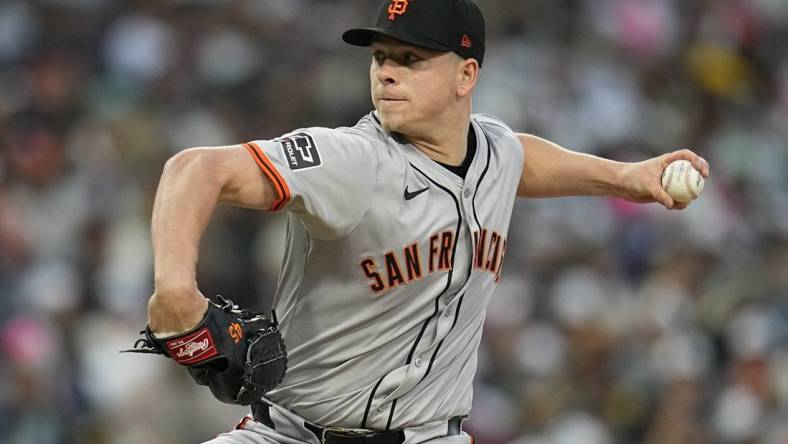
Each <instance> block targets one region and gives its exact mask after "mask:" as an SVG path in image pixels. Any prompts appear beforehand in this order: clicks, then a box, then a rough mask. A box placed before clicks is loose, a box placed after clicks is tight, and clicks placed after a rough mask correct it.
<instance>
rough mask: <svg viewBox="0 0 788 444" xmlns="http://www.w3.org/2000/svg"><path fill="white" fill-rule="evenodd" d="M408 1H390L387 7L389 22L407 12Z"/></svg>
mask: <svg viewBox="0 0 788 444" xmlns="http://www.w3.org/2000/svg"><path fill="white" fill-rule="evenodd" d="M408 3H409V1H408V0H391V4H390V5H389V20H390V21H394V19H396V18H397V16H398V15H402V14H404V13H405V12H407V11H408Z"/></svg>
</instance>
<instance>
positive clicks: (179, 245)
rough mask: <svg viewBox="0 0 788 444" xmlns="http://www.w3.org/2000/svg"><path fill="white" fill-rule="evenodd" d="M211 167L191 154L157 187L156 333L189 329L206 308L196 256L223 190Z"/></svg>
mask: <svg viewBox="0 0 788 444" xmlns="http://www.w3.org/2000/svg"><path fill="white" fill-rule="evenodd" d="M209 168H210V166H209V165H206V162H205V161H204V159H201V156H200V152H199V150H187V151H184V152H182V153H180V154H178V155H177V156H175V157H173V158H172V159H170V160H169V161H168V162H167V165H166V166H165V168H164V172H163V173H162V177H161V181H160V182H159V188H158V191H157V192H156V200H155V203H154V206H153V217H152V221H151V235H152V240H153V255H154V280H155V286H156V290H155V293H154V294H153V296H152V297H151V300H150V302H149V304H148V318H149V322H150V325H151V329H152V330H153V331H155V332H158V333H161V332H164V331H167V332H180V331H185V330H188V329H189V328H191V327H193V326H194V325H196V324H197V323H198V322H199V321H200V320H201V319H202V316H203V314H204V313H205V310H206V309H207V301H206V300H205V298H204V297H203V296H202V295H201V294H200V293H199V291H198V290H197V285H196V278H195V274H196V266H197V257H198V250H199V243H200V238H201V237H202V234H203V232H204V231H205V227H206V226H207V224H208V221H209V220H210V217H211V214H212V213H213V211H214V209H215V207H216V205H217V201H218V198H219V194H220V192H221V188H222V184H221V183H220V182H219V181H217V179H216V178H215V176H214V175H212V174H211V171H210V170H209Z"/></svg>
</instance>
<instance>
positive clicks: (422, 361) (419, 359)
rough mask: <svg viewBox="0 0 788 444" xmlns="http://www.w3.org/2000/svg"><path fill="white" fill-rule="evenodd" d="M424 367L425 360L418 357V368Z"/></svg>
mask: <svg viewBox="0 0 788 444" xmlns="http://www.w3.org/2000/svg"><path fill="white" fill-rule="evenodd" d="M422 365H424V360H423V359H421V356H417V357H416V367H421V366H422Z"/></svg>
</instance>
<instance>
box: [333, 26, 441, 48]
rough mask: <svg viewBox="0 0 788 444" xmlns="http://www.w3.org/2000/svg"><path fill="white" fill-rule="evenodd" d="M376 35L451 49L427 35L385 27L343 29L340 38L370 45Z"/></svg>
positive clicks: (355, 44)
mask: <svg viewBox="0 0 788 444" xmlns="http://www.w3.org/2000/svg"><path fill="white" fill-rule="evenodd" d="M378 35H385V36H387V37H391V38H393V39H395V40H399V41H401V42H403V43H407V44H409V45H413V46H419V47H422V48H427V49H435V50H438V51H451V48H449V47H448V46H446V45H444V44H442V43H440V42H436V41H435V40H432V39H430V38H428V37H422V36H419V35H416V34H413V33H412V32H408V31H407V30H402V29H387V28H356V29H351V30H348V31H345V33H344V34H342V40H344V41H345V43H349V44H351V45H354V46H370V45H371V44H372V39H373V38H375V36H378Z"/></svg>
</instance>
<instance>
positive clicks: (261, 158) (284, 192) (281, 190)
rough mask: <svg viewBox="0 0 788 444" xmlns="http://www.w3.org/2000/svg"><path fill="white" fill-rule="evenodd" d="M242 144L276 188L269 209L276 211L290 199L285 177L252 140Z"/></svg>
mask: <svg viewBox="0 0 788 444" xmlns="http://www.w3.org/2000/svg"><path fill="white" fill-rule="evenodd" d="M243 146H244V148H246V150H247V151H249V154H251V155H252V158H253V159H254V161H255V162H257V166H259V167H260V169H261V170H262V171H263V173H264V174H265V175H266V177H268V179H269V180H270V181H271V183H272V184H273V185H274V188H275V189H276V194H277V196H276V201H275V202H274V203H273V205H272V206H271V208H270V209H269V211H278V210H280V209H282V207H283V206H284V205H285V204H286V203H287V202H289V201H290V188H289V187H288V186H287V182H285V179H284V178H283V177H282V175H281V174H279V171H278V170H277V169H276V167H275V166H274V164H273V163H272V162H271V160H270V159H268V157H267V156H266V155H265V153H264V152H263V150H262V149H260V147H259V146H257V145H256V144H254V143H252V142H249V143H245V144H244V145H243Z"/></svg>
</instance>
